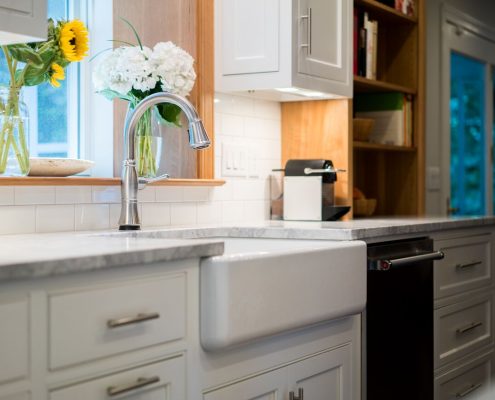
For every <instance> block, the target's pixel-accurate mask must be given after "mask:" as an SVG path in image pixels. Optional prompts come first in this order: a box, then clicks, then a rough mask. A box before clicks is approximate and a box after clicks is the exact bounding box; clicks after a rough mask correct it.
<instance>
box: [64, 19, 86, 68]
mask: <svg viewBox="0 0 495 400" xmlns="http://www.w3.org/2000/svg"><path fill="white" fill-rule="evenodd" d="M59 46H60V49H61V50H62V54H63V56H64V58H65V59H66V60H67V61H69V62H72V61H81V60H82V59H83V58H84V57H86V56H87V54H88V50H89V45H88V30H87V29H86V26H84V24H83V22H82V21H80V20H78V19H74V20H72V21H69V22H66V23H64V24H62V27H61V29H60V40H59Z"/></svg>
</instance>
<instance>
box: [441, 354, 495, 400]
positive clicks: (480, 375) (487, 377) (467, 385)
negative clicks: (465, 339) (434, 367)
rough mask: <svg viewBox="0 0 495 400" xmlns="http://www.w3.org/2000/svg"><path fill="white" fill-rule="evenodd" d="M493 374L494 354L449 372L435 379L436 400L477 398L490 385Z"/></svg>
mask: <svg viewBox="0 0 495 400" xmlns="http://www.w3.org/2000/svg"><path fill="white" fill-rule="evenodd" d="M492 373H493V353H491V354H489V355H487V356H483V357H481V358H478V359H476V360H474V361H472V362H470V363H468V364H465V365H462V366H461V367H459V368H456V369H455V370H453V371H450V372H447V373H446V374H445V375H442V376H439V377H438V378H436V379H435V400H452V399H461V398H462V399H470V398H475V396H479V395H480V394H481V393H483V391H484V389H486V388H487V387H488V386H489V385H490V382H491V376H492ZM487 398H488V397H487Z"/></svg>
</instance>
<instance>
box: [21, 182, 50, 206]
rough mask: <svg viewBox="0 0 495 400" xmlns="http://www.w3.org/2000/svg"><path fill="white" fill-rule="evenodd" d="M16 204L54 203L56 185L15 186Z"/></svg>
mask: <svg viewBox="0 0 495 400" xmlns="http://www.w3.org/2000/svg"><path fill="white" fill-rule="evenodd" d="M14 193H15V204H16V205H27V204H54V203H55V187H54V186H15V187H14Z"/></svg>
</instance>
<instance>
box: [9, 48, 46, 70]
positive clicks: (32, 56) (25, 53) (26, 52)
mask: <svg viewBox="0 0 495 400" xmlns="http://www.w3.org/2000/svg"><path fill="white" fill-rule="evenodd" d="M8 48H9V52H10V54H11V55H12V57H13V58H14V59H16V60H17V61H20V62H23V63H26V64H27V63H31V64H34V65H40V64H42V63H43V60H42V59H41V57H40V55H39V54H38V53H36V52H35V51H34V50H33V49H32V48H31V47H30V46H28V45H27V44H14V45H9V46H8Z"/></svg>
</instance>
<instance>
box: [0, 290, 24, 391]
mask: <svg viewBox="0 0 495 400" xmlns="http://www.w3.org/2000/svg"><path fill="white" fill-rule="evenodd" d="M0 321H2V322H5V321H8V323H1V322H0V383H1V382H5V381H11V380H15V379H21V378H24V377H26V376H27V375H28V357H29V338H28V332H29V305H28V300H27V299H25V300H22V301H19V302H13V303H4V304H0Z"/></svg>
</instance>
